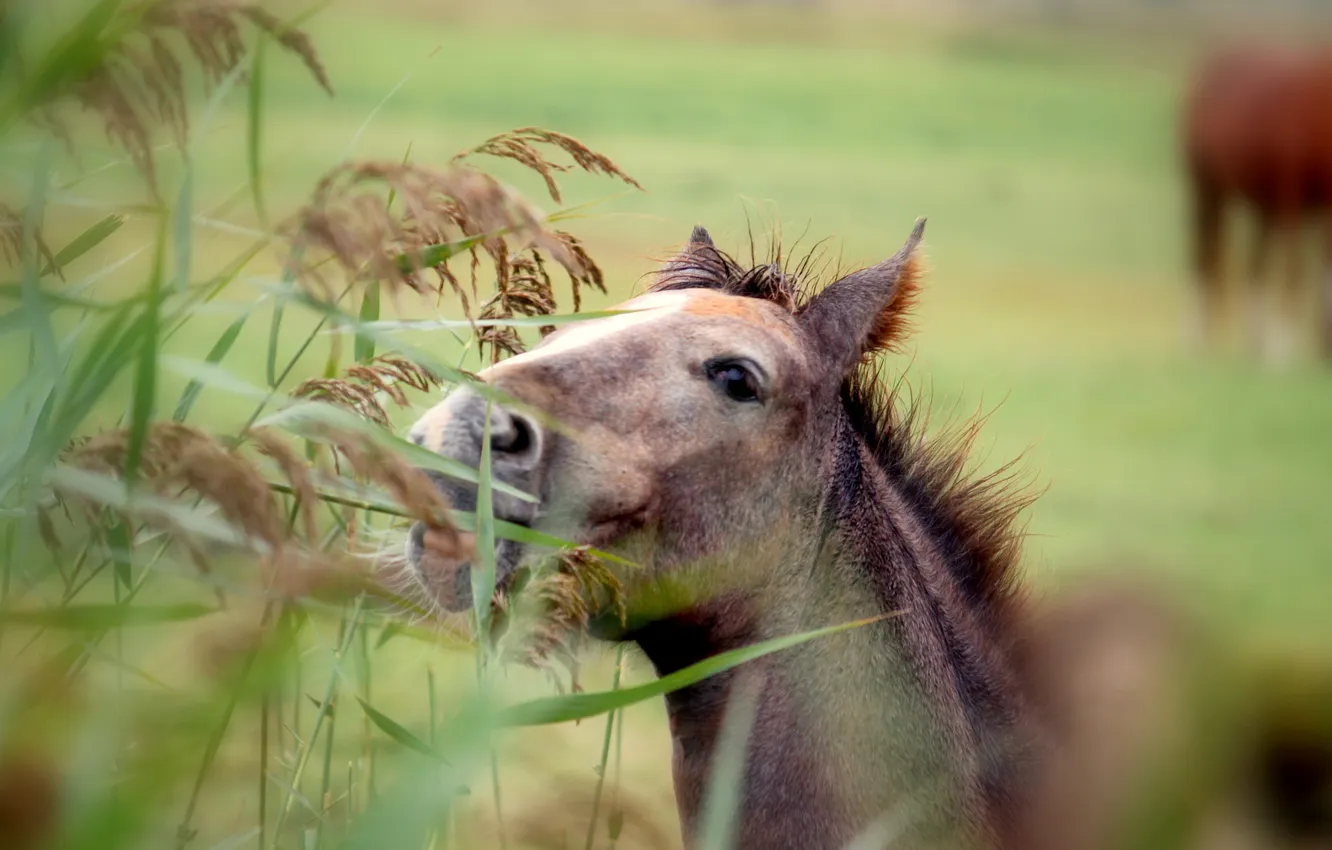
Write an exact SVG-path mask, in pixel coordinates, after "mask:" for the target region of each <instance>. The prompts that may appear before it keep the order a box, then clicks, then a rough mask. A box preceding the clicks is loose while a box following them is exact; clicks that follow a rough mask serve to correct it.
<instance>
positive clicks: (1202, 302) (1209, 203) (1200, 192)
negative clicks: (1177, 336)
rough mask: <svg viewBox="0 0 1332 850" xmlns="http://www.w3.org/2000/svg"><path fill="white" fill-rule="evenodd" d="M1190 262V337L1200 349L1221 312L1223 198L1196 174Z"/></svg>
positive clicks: (1210, 335) (1208, 341)
mask: <svg viewBox="0 0 1332 850" xmlns="http://www.w3.org/2000/svg"><path fill="white" fill-rule="evenodd" d="M1193 228H1194V232H1193V251H1194V256H1193V263H1194V274H1195V275H1196V277H1197V279H1196V286H1197V291H1196V295H1195V297H1196V299H1197V300H1196V301H1195V303H1194V308H1193V313H1192V320H1191V321H1190V326H1191V327H1190V330H1191V333H1190V336H1191V337H1192V339H1193V343H1194V344H1195V345H1196V346H1198V347H1199V348H1205V347H1207V345H1208V344H1209V343H1210V342H1211V341H1212V339H1213V336H1214V334H1215V333H1216V326H1217V323H1218V321H1219V319H1220V314H1221V246H1222V237H1223V236H1224V221H1223V218H1222V198H1221V196H1220V194H1219V193H1217V192H1215V191H1214V190H1212V189H1209V188H1207V187H1206V185H1205V184H1204V178H1202V177H1200V176H1197V175H1195V177H1194V192H1193Z"/></svg>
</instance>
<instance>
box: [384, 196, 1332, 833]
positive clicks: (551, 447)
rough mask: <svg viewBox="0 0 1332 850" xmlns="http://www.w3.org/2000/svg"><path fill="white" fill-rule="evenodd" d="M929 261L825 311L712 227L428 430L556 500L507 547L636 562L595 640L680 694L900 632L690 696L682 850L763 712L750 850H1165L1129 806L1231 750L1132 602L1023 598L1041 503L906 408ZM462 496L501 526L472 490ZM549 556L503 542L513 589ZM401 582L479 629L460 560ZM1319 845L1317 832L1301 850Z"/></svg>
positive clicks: (824, 298)
mask: <svg viewBox="0 0 1332 850" xmlns="http://www.w3.org/2000/svg"><path fill="white" fill-rule="evenodd" d="M922 233H923V221H922V222H919V223H918V224H917V226H916V228H915V229H914V230H913V231H912V233H911V235H910V237H909V238H908V240H907V242H906V244H905V245H904V247H903V248H902V249H901V250H900V251H898V252H897V253H896V254H895V255H893V256H892V257H891V258H889V259H888V260H885V261H884V262H882V263H879V264H877V265H873V266H870V267H868V268H864V269H861V270H859V271H855V272H852V273H850V274H847V275H844V276H841V277H839V278H838V279H837V280H836V281H835V282H833V283H831V284H829V285H827V286H826V287H823V288H821V289H817V290H816V289H815V288H814V287H813V286H812V285H809V284H807V283H805V282H803V281H802V280H801V279H800V278H801V276H800V274H799V273H798V270H797V271H796V272H788V271H787V270H785V269H783V268H782V266H781V265H780V264H779V263H763V264H756V265H753V266H752V267H749V268H746V267H744V266H742V265H741V264H739V263H737V262H736V261H735V260H734V259H733V258H731V257H730V256H728V255H727V254H725V253H723V252H722V251H721V250H719V249H718V248H717V247H716V246H715V244H714V243H713V241H712V239H711V237H710V236H709V235H708V233H707V231H706V230H704V229H702V228H695V229H694V231H693V233H692V234H691V236H690V239H689V241H688V242H687V243H686V245H685V246H684V248H683V249H682V250H681V251H680V252H679V253H678V254H677V255H676V256H674V257H673V258H671V259H670V260H668V261H667V262H666V263H665V264H664V265H663V266H662V268H661V269H660V270H659V271H658V273H657V274H656V276H655V279H654V280H653V282H652V283H651V285H650V286H649V287H648V288H647V291H646V292H644V293H643V294H641V295H639V296H637V297H635V298H632V299H630V300H629V301H627V302H626V303H624V304H622V305H620V307H619V308H617V310H616V312H615V314H614V315H611V316H607V317H600V318H593V319H588V320H585V321H581V322H577V323H571V324H568V325H565V326H563V327H562V328H560V329H559V330H557V331H555V332H554V333H552V334H551V335H550V336H548V337H546V338H545V339H544V340H543V341H542V342H541V344H539V345H538V346H536V347H535V348H533V349H532V350H531V351H529V352H527V353H525V354H521V355H518V356H515V357H511V358H509V359H507V360H504V361H501V362H499V363H497V364H495V365H493V366H491V367H490V368H488V369H486V370H484V371H482V372H481V373H480V375H479V378H480V379H481V380H482V381H484V382H485V383H486V384H487V385H489V387H490V390H491V392H489V393H486V394H482V393H481V392H479V391H478V390H477V389H475V388H473V387H471V386H468V385H463V386H460V387H458V388H456V389H454V390H453V391H452V392H451V393H450V394H449V395H448V396H446V397H445V399H444V400H443V401H441V402H440V403H438V404H436V405H435V406H433V407H431V408H430V409H429V410H428V411H426V412H425V413H424V415H422V416H421V417H420V419H418V420H417V422H416V423H415V424H414V425H413V426H412V427H411V429H410V431H409V437H410V439H411V440H412V441H413V442H414V443H416V444H417V445H419V446H422V447H425V448H427V449H429V450H432V451H434V452H438V453H440V454H442V455H445V456H447V457H450V458H452V459H454V460H457V461H460V462H462V463H464V464H468V465H472V466H477V465H479V464H480V462H481V458H482V443H483V441H484V439H485V438H486V435H487V434H488V435H489V440H490V443H489V448H490V461H491V472H492V477H493V479H494V480H496V481H501V482H504V483H505V484H508V485H510V486H511V487H513V488H517V489H519V490H522V491H524V492H526V493H529V494H532V495H534V496H536V497H537V499H538V501H537V502H535V503H533V502H530V501H525V500H520V499H518V498H515V497H512V496H511V495H509V494H507V493H506V492H501V491H499V490H496V491H495V492H494V493H493V506H494V511H495V515H496V517H497V518H500V519H504V520H507V521H509V522H512V523H517V524H519V525H523V526H527V527H529V528H533V529H537V530H539V531H543V532H546V533H548V534H552V535H555V536H557V537H561V538H563V539H566V540H570V541H573V542H576V543H579V544H583V545H587V546H592V547H596V548H598V549H603V550H609V551H611V552H614V553H616V554H618V555H621V556H622V557H623V558H624V559H626V560H628V561H632V562H633V563H634V564H635V565H636V566H635V567H633V568H625V569H623V570H620V571H619V574H618V578H619V580H620V581H621V583H622V585H623V594H622V599H621V601H622V602H623V610H622V616H621V615H620V614H619V613H617V612H612V611H609V610H608V611H604V612H598V613H599V614H600V616H599V617H598V618H597V619H596V621H595V623H594V627H593V628H594V631H595V633H596V634H597V636H599V637H603V638H605V639H607V640H611V641H629V642H633V643H636V644H637V646H638V647H639V648H640V649H641V650H642V652H643V654H644V655H645V656H646V657H647V659H648V660H649V661H650V663H651V664H652V665H653V667H654V668H655V670H656V672H657V673H658V674H659V675H663V676H664V675H669V674H670V673H673V672H675V671H678V670H681V669H683V668H685V667H687V666H689V665H691V664H693V663H696V662H699V661H702V660H704V659H706V658H709V657H712V656H714V655H716V654H718V653H720V652H724V651H726V650H732V649H737V648H740V647H744V646H748V645H751V644H753V643H755V642H758V641H761V640H764V639H767V638H772V637H778V636H784V635H790V634H793V633H797V632H801V631H805V630H809V629H813V628H818V627H822V626H828V625H833V624H838V623H846V622H849V621H854V620H869V619H873V620H874V621H873V622H872V623H871V624H869V625H864V626H862V627H860V628H856V629H852V630H848V631H842V632H839V633H836V634H831V635H826V636H824V637H821V638H819V639H818V640H815V641H811V642H809V643H805V644H801V645H798V646H794V647H790V648H788V649H786V650H784V651H782V652H780V653H776V654H773V655H768V656H765V657H762V658H759V659H756V660H753V661H750V662H748V663H746V664H745V665H742V666H741V667H739V668H736V669H734V670H731V671H729V672H725V673H721V674H718V675H715V676H712V677H711V678H708V679H705V680H704V681H701V682H699V683H697V684H694V685H691V686H688V687H685V688H682V689H680V690H677V691H674V692H672V693H670V694H668V695H667V696H666V698H665V700H666V708H667V716H668V720H669V726H670V734H671V738H672V772H673V779H674V784H675V792H676V801H677V806H678V814H679V817H680V823H681V832H682V834H683V836H684V838H685V842H686V846H693V842H694V841H695V839H696V837H697V835H698V833H699V829H700V823H701V818H702V814H703V806H704V794H705V791H704V789H705V788H706V786H707V783H708V780H709V777H710V775H711V772H712V769H713V767H714V762H715V759H716V756H717V751H718V747H719V742H720V740H721V737H722V734H723V727H724V725H725V721H726V719H727V715H728V711H729V709H730V707H731V706H732V705H735V704H736V698H738V697H740V696H743V697H746V698H747V699H748V700H751V702H749V703H748V704H749V705H751V706H752V723H751V724H750V729H749V736H748V743H747V749H746V753H745V765H744V771H743V778H742V782H741V791H740V795H739V803H738V811H737V813H736V819H737V824H736V832H735V843H734V845H733V846H736V847H738V848H742V849H743V850H758V848H765V850H783V848H791V850H795V848H800V850H822V848H828V850H831V848H841V847H845V846H847V845H848V844H849V843H850V842H852V841H853V840H857V839H858V840H860V841H861V844H860V845H859V846H891V847H893V848H910V849H911V850H916V849H917V848H945V847H947V848H978V850H980V848H985V850H1010V848H1011V849H1012V850H1016V849H1017V848H1021V849H1022V850H1112V848H1119V847H1135V848H1136V847H1141V846H1144V845H1143V844H1142V843H1141V841H1132V840H1130V841H1128V842H1127V843H1120V842H1119V841H1118V839H1119V838H1121V837H1123V836H1124V835H1125V833H1124V832H1123V830H1122V829H1120V823H1119V821H1120V819H1121V816H1123V815H1125V814H1126V813H1128V812H1129V810H1130V809H1131V808H1132V806H1133V805H1134V803H1135V802H1136V798H1135V797H1134V796H1133V794H1132V793H1130V792H1131V791H1132V790H1133V789H1135V788H1143V787H1147V788H1153V789H1155V788H1156V786H1152V785H1149V784H1147V783H1146V780H1145V779H1144V777H1148V776H1150V775H1151V768H1153V767H1154V766H1155V764H1156V762H1157V761H1159V759H1158V758H1156V756H1157V755H1158V754H1159V753H1160V752H1162V751H1164V750H1163V747H1162V745H1161V742H1162V741H1163V740H1165V738H1163V735H1162V733H1160V731H1159V730H1160V729H1162V728H1171V727H1170V724H1171V721H1172V719H1174V720H1175V721H1176V722H1175V727H1181V726H1182V727H1185V728H1192V727H1194V726H1198V727H1199V728H1203V729H1211V728H1212V727H1210V726H1207V725H1206V724H1195V723H1192V722H1183V723H1180V722H1178V718H1179V717H1181V716H1186V714H1182V713H1181V711H1180V710H1178V709H1176V708H1172V706H1179V705H1181V704H1192V705H1197V706H1210V705H1211V704H1212V703H1213V702H1214V700H1212V699H1211V697H1210V695H1204V696H1203V697H1198V698H1194V699H1192V702H1190V700H1189V699H1188V698H1187V696H1188V695H1187V694H1186V693H1185V692H1184V691H1183V690H1181V685H1180V682H1181V681H1183V677H1181V675H1180V671H1181V670H1194V669H1198V668H1199V667H1200V666H1201V665H1200V662H1199V660H1198V659H1199V658H1202V657H1205V656H1204V655H1203V654H1202V653H1200V652H1199V651H1198V650H1197V649H1196V644H1197V642H1196V641H1193V640H1192V639H1190V638H1189V637H1188V632H1189V629H1188V628H1185V627H1184V626H1182V625H1181V623H1182V622H1183V620H1184V618H1181V617H1179V616H1178V615H1177V614H1176V613H1175V612H1173V611H1172V610H1171V609H1170V608H1169V606H1166V605H1163V604H1159V602H1158V600H1157V599H1155V598H1154V595H1153V594H1152V593H1150V592H1141V591H1139V590H1136V589H1134V590H1133V591H1132V592H1118V591H1114V592H1108V593H1091V594H1087V595H1085V596H1084V597H1082V598H1076V597H1075V598H1072V599H1064V600H1063V601H1061V602H1059V603H1058V604H1052V605H1045V606H1042V607H1039V608H1038V607H1037V606H1036V605H1034V604H1033V602H1032V600H1031V599H1030V598H1029V597H1028V595H1027V593H1026V592H1025V591H1024V585H1023V584H1022V583H1021V582H1020V581H1019V575H1018V565H1019V554H1020V541H1021V527H1020V525H1019V519H1020V517H1021V515H1022V512H1023V510H1024V509H1025V508H1026V506H1028V505H1029V504H1030V503H1031V502H1032V497H1031V494H1030V490H1029V489H1027V488H1026V487H1024V486H1022V482H1023V480H1024V479H1023V476H1021V475H1018V474H1016V473H1015V472H1014V471H1013V470H1012V468H1011V467H1001V468H1000V470H999V471H997V472H995V473H991V474H989V475H987V476H975V475H972V474H969V473H967V472H966V470H967V469H968V454H969V449H970V446H971V443H972V440H973V439H974V437H975V436H976V429H975V426H974V423H967V424H966V426H965V427H963V428H961V429H956V430H953V431H948V430H944V431H943V432H938V433H933V434H929V433H927V431H926V430H925V427H924V422H925V420H924V417H923V415H922V414H923V412H924V408H923V407H922V406H921V405H919V404H917V403H915V402H914V401H913V400H912V399H911V398H909V397H907V396H906V395H905V393H904V391H903V390H902V384H901V383H900V382H896V381H888V380H886V379H885V378H884V377H883V370H882V369H881V365H882V362H881V361H882V360H883V358H884V356H885V355H887V354H890V353H892V352H896V351H900V349H901V345H902V342H903V340H904V337H905V333H906V330H907V324H908V322H907V318H908V310H909V308H910V307H911V305H912V304H913V302H914V300H915V298H916V295H917V292H918V287H919V275H920V259H919V257H918V256H917V253H916V250H917V246H918V244H919V242H920V240H921V237H922ZM496 395H499V396H502V397H503V398H505V399H508V401H506V402H504V403H500V402H497V401H496V400H495V396H496ZM435 483H436V485H437V486H438V487H439V488H440V489H441V491H442V492H443V493H444V494H445V495H446V496H447V497H448V498H449V499H450V500H451V501H452V502H453V503H454V504H455V505H456V506H457V507H459V508H461V509H463V510H471V509H474V508H475V506H476V502H477V491H476V487H475V485H468V484H465V483H463V482H460V481H458V480H455V479H452V478H445V477H442V476H435ZM534 557H536V553H535V551H534V550H531V549H530V548H529V547H528V546H527V545H525V544H520V543H517V542H515V541H512V540H508V539H505V540H499V541H497V546H496V550H495V561H494V566H495V579H496V583H497V586H498V587H500V588H504V587H506V586H508V585H510V584H512V583H514V582H515V581H517V580H518V578H517V577H518V576H520V575H521V574H522V571H523V569H524V565H525V564H528V563H530V562H531V560H532V559H533V558H534ZM406 560H407V562H408V564H409V566H410V569H411V570H412V573H413V576H414V578H415V580H416V582H417V583H418V585H419V586H420V587H421V588H422V589H423V591H424V592H425V593H426V595H427V596H428V597H429V598H430V600H431V601H433V603H434V604H436V605H438V606H439V607H440V608H443V609H445V610H449V611H463V610H467V609H469V608H470V607H471V606H472V575H471V565H470V563H469V562H468V555H467V553H466V552H463V551H461V550H460V548H459V546H458V545H457V541H456V540H454V539H453V538H452V537H448V536H447V535H443V534H441V533H440V532H438V531H433V530H430V529H428V528H427V527H425V526H422V525H416V526H414V527H413V528H412V531H411V532H410V534H409V536H408V543H407V559H406ZM593 604H595V602H594V603H593ZM607 604H608V607H611V606H609V603H607ZM1222 666H1224V665H1222ZM1232 690H1233V689H1232ZM1232 737H1234V736H1232ZM1187 755H1188V757H1187V758H1183V759H1181V760H1180V763H1184V764H1189V765H1193V766H1196V765H1198V764H1201V763H1203V761H1204V760H1203V759H1201V758H1198V757H1197V755H1198V753H1197V752H1196V751H1194V752H1188V753H1187ZM1315 766H1316V767H1319V766H1321V767H1320V769H1324V770H1323V772H1322V773H1318V772H1317V771H1315V772H1314V774H1313V776H1314V779H1313V780H1304V779H1299V781H1296V782H1294V783H1286V784H1283V785H1280V791H1279V793H1275V792H1274V793H1273V794H1268V795H1267V796H1275V797H1278V798H1281V799H1285V800H1294V801H1295V802H1296V803H1298V804H1299V805H1300V806H1302V807H1303V808H1302V809H1300V811H1304V810H1305V809H1308V808H1309V805H1310V804H1308V803H1306V802H1304V801H1306V800H1310V799H1312V800H1318V799H1322V796H1321V795H1323V793H1324V791H1323V790H1322V789H1323V788H1325V787H1326V788H1328V789H1332V754H1329V755H1327V756H1324V757H1321V759H1320V760H1316V761H1315ZM1195 772H1196V771H1195ZM1252 773H1253V771H1249V770H1247V769H1244V770H1237V775H1239V776H1241V778H1246V777H1248V776H1250V775H1251V774H1252ZM1307 773H1308V771H1307V770H1306V771H1305V774H1307ZM1305 774H1300V776H1304V775H1305ZM1282 775H1283V776H1285V774H1282ZM1319 777H1325V779H1323V778H1319ZM1246 781H1247V780H1246ZM1283 781H1284V780H1283ZM1248 784H1250V785H1252V784H1255V783H1248ZM1256 784H1257V785H1258V786H1259V787H1260V788H1261V789H1262V791H1263V794H1267V789H1268V788H1269V787H1272V786H1273V783H1272V782H1268V781H1267V780H1261V781H1259V782H1258V783H1256ZM1278 784H1279V783H1278ZM1245 787H1248V786H1247V785H1246V786H1245ZM1311 789H1312V790H1311ZM1190 799H1191V798H1190ZM1264 799H1265V798H1264ZM1149 802H1150V803H1151V804H1152V805H1154V806H1156V808H1155V809H1153V810H1151V811H1150V812H1149V814H1150V815H1151V816H1152V817H1153V818H1155V820H1156V821H1167V822H1169V823H1170V824H1172V825H1175V824H1179V823H1186V822H1187V819H1184V820H1181V818H1180V817H1179V816H1178V813H1179V811H1181V810H1184V809H1187V806H1184V804H1183V803H1179V801H1178V800H1176V799H1173V798H1169V797H1166V796H1164V795H1161V794H1153V795H1152V800H1150V801H1149ZM1185 802H1188V801H1185ZM1177 803H1178V805H1177ZM1306 821H1309V818H1308V817H1305V818H1304V820H1302V821H1300V820H1298V819H1297V820H1293V821H1292V823H1296V825H1297V826H1299V827H1300V828H1301V829H1304V831H1303V832H1300V833H1299V834H1300V835H1304V834H1306V833H1307V832H1308V829H1305V828H1304V827H1303V824H1304V823H1305V822H1306ZM1312 822H1313V823H1314V824H1315V825H1316V829H1317V830H1322V831H1321V832H1315V834H1317V835H1324V836H1328V835H1332V823H1323V822H1321V821H1318V820H1316V818H1315V819H1314V820H1313V821H1312ZM1176 828H1177V827H1176ZM1263 829H1264V830H1266V832H1262V831H1260V832H1259V835H1261V836H1263V837H1264V840H1265V841H1266V843H1257V844H1250V845H1248V846H1252V847H1255V848H1257V847H1262V848H1278V847H1295V846H1299V845H1297V844H1295V843H1292V842H1291V841H1290V840H1289V835H1290V834H1293V833H1294V832H1297V831H1298V830H1295V829H1294V827H1292V828H1287V827H1285V826H1280V827H1275V826H1264V827H1263ZM1129 836H1130V838H1131V837H1132V834H1131V833H1130V834H1129ZM1139 837H1140V836H1139ZM1186 837H1187V836H1186ZM1153 846H1158V845H1153ZM1159 846H1179V847H1183V846H1189V847H1209V846H1222V845H1220V844H1215V843H1214V844H1206V843H1204V844H1197V843H1189V842H1187V841H1184V842H1182V843H1179V844H1172V845H1159Z"/></svg>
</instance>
